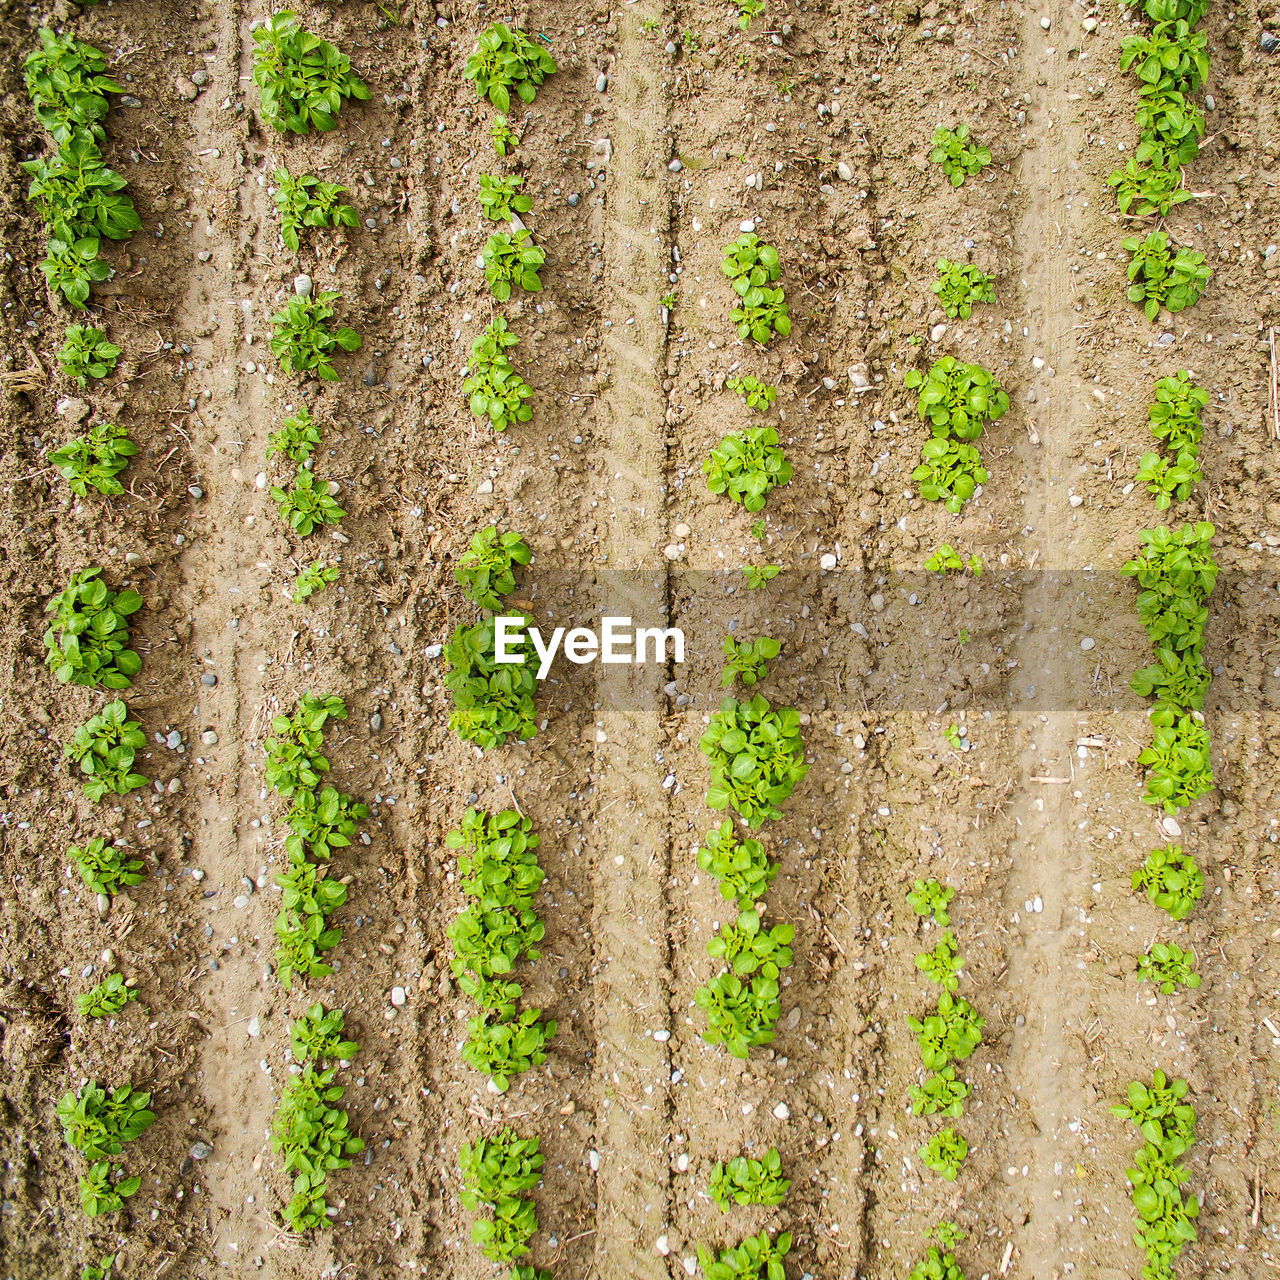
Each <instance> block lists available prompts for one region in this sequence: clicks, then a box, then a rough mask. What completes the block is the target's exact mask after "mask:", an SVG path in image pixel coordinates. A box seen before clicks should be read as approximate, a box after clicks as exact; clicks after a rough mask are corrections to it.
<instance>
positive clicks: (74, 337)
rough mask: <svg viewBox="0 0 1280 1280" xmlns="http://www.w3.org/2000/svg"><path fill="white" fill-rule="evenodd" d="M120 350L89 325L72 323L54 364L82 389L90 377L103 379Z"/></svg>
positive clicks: (113, 365)
mask: <svg viewBox="0 0 1280 1280" xmlns="http://www.w3.org/2000/svg"><path fill="white" fill-rule="evenodd" d="M120 354H121V353H120V348H119V347H117V346H116V345H115V344H114V343H112V342H108V341H107V335H106V334H105V333H104V332H103V331H102V330H101V329H95V328H94V327H93V326H92V325H83V324H73V325H71V326H70V328H68V329H67V340H66V342H65V343H64V344H63V347H62V350H61V351H59V352H58V364H59V366H60V367H61V369H62V372H63V373H65V374H66V375H67V377H68V378H70V379H71V381H72V382H75V383H78V384H79V385H80V386H82V387H83V386H85V385H86V384H87V383H88V381H89V379H90V378H105V377H106V376H107V375H108V374H109V373H110V372H111V371H112V370H113V369H114V368H115V367H116V361H117V360H119V358H120Z"/></svg>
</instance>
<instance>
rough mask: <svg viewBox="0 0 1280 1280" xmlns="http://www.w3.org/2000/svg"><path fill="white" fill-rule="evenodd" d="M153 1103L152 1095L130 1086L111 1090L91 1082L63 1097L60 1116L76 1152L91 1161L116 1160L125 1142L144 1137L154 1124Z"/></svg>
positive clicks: (69, 1141) (63, 1133) (70, 1143)
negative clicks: (138, 1091) (151, 1108)
mask: <svg viewBox="0 0 1280 1280" xmlns="http://www.w3.org/2000/svg"><path fill="white" fill-rule="evenodd" d="M150 1104H151V1095H150V1094H149V1093H135V1092H134V1090H133V1088H132V1087H131V1086H129V1085H121V1086H120V1087H119V1088H116V1089H111V1088H108V1087H106V1086H104V1085H100V1084H99V1083H98V1082H97V1081H96V1080H89V1081H87V1082H86V1083H85V1084H84V1085H82V1086H81V1087H80V1089H79V1090H78V1091H76V1092H70V1093H65V1094H63V1095H62V1098H61V1099H60V1100H59V1102H58V1108H57V1116H58V1120H59V1122H60V1123H61V1125H62V1135H63V1137H64V1138H66V1140H67V1144H68V1145H69V1146H70V1147H71V1148H72V1149H73V1150H75V1151H78V1152H80V1154H81V1155H83V1156H84V1157H85V1158H86V1159H88V1160H114V1158H115V1157H116V1156H118V1155H119V1154H120V1153H121V1152H122V1151H123V1150H124V1147H125V1143H127V1142H132V1141H134V1139H135V1138H139V1137H141V1136H142V1134H144V1133H145V1132H146V1131H147V1129H148V1128H150V1126H151V1124H152V1123H153V1122H154V1120H155V1118H156V1117H155V1113H154V1112H152V1111H149V1110H148V1107H149V1106H150Z"/></svg>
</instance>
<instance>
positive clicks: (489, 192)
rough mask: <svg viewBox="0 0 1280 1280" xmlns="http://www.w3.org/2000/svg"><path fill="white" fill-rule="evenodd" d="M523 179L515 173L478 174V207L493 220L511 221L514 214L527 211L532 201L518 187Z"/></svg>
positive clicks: (522, 182)
mask: <svg viewBox="0 0 1280 1280" xmlns="http://www.w3.org/2000/svg"><path fill="white" fill-rule="evenodd" d="M523 186H524V179H523V178H522V177H521V176H520V175H519V174H517V173H511V174H506V175H501V176H497V177H495V176H494V175H493V174H491V173H482V174H481V175H480V208H481V210H482V211H483V213H484V215H485V217H486V218H489V219H491V220H492V221H493V222H511V221H513V220H514V218H515V216H516V214H519V213H528V212H529V210H530V209H532V208H533V201H532V199H530V198H529V197H528V196H527V195H525V194H524V193H523V192H522V191H521V190H520V188H521V187H523Z"/></svg>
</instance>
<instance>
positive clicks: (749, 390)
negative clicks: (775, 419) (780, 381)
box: [724, 374, 778, 413]
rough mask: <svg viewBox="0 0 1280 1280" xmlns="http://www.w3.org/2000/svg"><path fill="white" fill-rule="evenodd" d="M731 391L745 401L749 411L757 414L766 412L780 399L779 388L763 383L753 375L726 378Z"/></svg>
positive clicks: (726, 384)
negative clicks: (754, 411) (752, 410)
mask: <svg viewBox="0 0 1280 1280" xmlns="http://www.w3.org/2000/svg"><path fill="white" fill-rule="evenodd" d="M724 385H725V386H726V387H728V388H729V390H730V391H733V392H736V393H737V394H738V395H740V396H741V397H742V399H743V402H744V403H745V404H746V406H747V408H748V409H755V410H756V412H757V413H764V412H766V411H767V410H768V409H769V407H770V406H771V405H772V404H773V402H774V401H775V400H776V399H777V398H778V388H777V387H775V386H773V385H771V384H770V383H767V382H761V381H760V379H759V378H756V377H755V376H753V375H752V374H747V375H746V376H744V377H741V378H737V377H734V378H726V379H725V384H724Z"/></svg>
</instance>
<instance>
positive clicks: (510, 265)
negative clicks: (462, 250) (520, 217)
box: [480, 230, 547, 302]
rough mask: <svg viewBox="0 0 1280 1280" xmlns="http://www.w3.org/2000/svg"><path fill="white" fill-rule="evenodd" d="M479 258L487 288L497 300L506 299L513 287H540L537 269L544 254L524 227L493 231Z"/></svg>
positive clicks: (530, 289) (533, 289)
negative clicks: (513, 229)
mask: <svg viewBox="0 0 1280 1280" xmlns="http://www.w3.org/2000/svg"><path fill="white" fill-rule="evenodd" d="M480 259H481V261H482V262H483V264H484V278H485V280H486V282H487V283H488V285H489V292H490V293H492V294H493V296H494V297H495V298H497V300H498V301H499V302H506V301H508V300H509V299H510V297H511V294H512V291H513V290H514V289H516V288H517V287H518V288H521V289H523V290H524V291H525V292H526V293H540V292H541V291H542V278H541V277H540V276H539V275H538V272H539V271H540V270H541V269H542V266H543V264H544V263H545V262H546V260H547V255H546V254H545V253H544V252H543V251H542V250H541V249H539V248H538V246H537V245H536V244H534V243H533V237H532V236H531V235H530V234H529V232H528V231H524V230H516V231H497V232H495V233H494V234H493V235H491V236H490V237H489V239H488V240H487V241H485V246H484V248H483V249H482V250H481V251H480Z"/></svg>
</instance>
